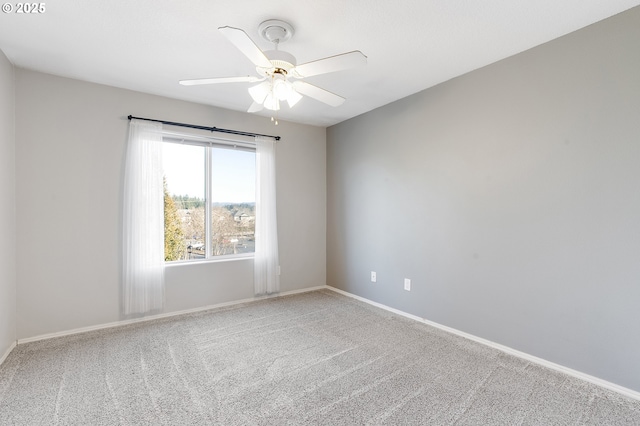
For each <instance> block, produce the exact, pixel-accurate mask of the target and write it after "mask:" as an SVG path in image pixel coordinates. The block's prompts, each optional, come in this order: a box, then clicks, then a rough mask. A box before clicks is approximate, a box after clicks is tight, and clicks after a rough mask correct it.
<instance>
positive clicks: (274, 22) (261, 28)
mask: <svg viewBox="0 0 640 426" xmlns="http://www.w3.org/2000/svg"><path fill="white" fill-rule="evenodd" d="M258 33H259V34H260V36H261V37H262V38H263V39H264V40H266V41H268V42H269V43H275V44H276V45H278V44H280V43H284V42H285V41H287V40H289V39H290V38H291V37H293V33H294V30H293V27H292V26H291V24H289V23H288V22H285V21H281V20H279V19H269V20H266V21H264V22H262V23H261V24H260V25H258Z"/></svg>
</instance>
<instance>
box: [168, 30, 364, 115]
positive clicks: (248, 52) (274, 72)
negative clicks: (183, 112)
mask: <svg viewBox="0 0 640 426" xmlns="http://www.w3.org/2000/svg"><path fill="white" fill-rule="evenodd" d="M218 30H219V31H220V32H221V33H222V35H223V36H225V37H226V38H227V40H229V41H230V42H231V43H232V44H233V45H234V46H235V47H236V48H237V49H238V50H240V52H242V53H243V54H244V55H245V56H246V57H247V58H248V59H249V60H250V61H251V62H252V63H253V64H254V65H255V67H256V71H257V74H258V76H257V77H256V76H236V77H215V78H201V79H196V80H181V81H180V84H182V85H185V86H192V85H200V84H217V83H255V82H259V84H258V85H255V86H252V87H250V88H249V89H248V91H249V95H251V97H252V98H253V101H254V102H253V104H252V105H251V106H250V107H249V109H248V112H257V111H260V110H262V109H263V108H266V109H269V110H272V111H277V110H279V109H280V103H281V101H286V102H287V103H288V104H289V107H293V106H294V105H295V104H296V103H297V102H298V101H299V100H300V99H302V97H303V95H305V96H308V97H310V98H313V99H315V100H318V101H320V102H323V103H325V104H327V105H330V106H334V107H336V106H339V105H342V103H343V102H344V101H345V98H343V97H342V96H339V95H336V94H335V93H331V92H329V91H328V90H325V89H322V88H320V87H318V86H314V85H312V84H309V83H307V82H306V81H303V79H305V78H307V77H312V76H314V75H319V74H327V73H331V72H336V71H342V70H345V69H349V68H354V67H357V66H361V65H364V64H366V63H367V57H366V56H364V55H363V54H362V52H360V51H358V50H354V51H352V52H348V53H343V54H340V55H336V56H330V57H328V58H323V59H318V60H316V61H311V62H307V63H304V64H301V65H298V64H297V61H296V58H295V56H293V55H292V54H291V53H288V52H285V51H282V50H278V45H279V44H280V43H283V42H285V41H287V40H289V39H290V38H291V37H292V36H293V33H294V30H293V27H292V26H291V24H289V23H287V22H284V21H281V20H279V19H269V20H267V21H264V22H262V23H261V24H260V25H259V26H258V32H259V34H260V36H261V37H262V38H263V39H264V40H266V41H268V42H269V43H273V44H274V47H275V48H274V49H273V50H268V51H266V52H263V51H262V50H261V49H260V48H259V47H258V46H257V45H256V44H255V43H254V42H253V40H251V38H250V37H249V36H248V35H247V33H245V32H244V31H243V30H241V29H239V28H234V27H220V28H218ZM276 124H277V121H276Z"/></svg>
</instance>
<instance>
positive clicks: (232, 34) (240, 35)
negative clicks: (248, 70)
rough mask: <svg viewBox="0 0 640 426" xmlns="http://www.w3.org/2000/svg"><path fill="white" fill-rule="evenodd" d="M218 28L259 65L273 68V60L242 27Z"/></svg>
mask: <svg viewBox="0 0 640 426" xmlns="http://www.w3.org/2000/svg"><path fill="white" fill-rule="evenodd" d="M218 30H219V31H220V32H221V33H222V34H223V35H224V36H225V37H226V38H227V40H229V41H230V42H231V43H233V45H234V46H235V47H237V48H238V50H240V51H241V52H242V53H244V55H245V56H246V57H247V58H249V60H250V61H251V62H253V63H254V64H255V66H257V67H262V68H273V65H272V64H271V61H270V60H269V59H268V58H267V57H266V56H265V55H264V53H263V52H262V50H260V48H259V47H258V46H256V44H255V43H254V42H253V40H251V38H250V37H249V36H248V35H247V33H245V32H244V31H242V30H241V29H240V28H233V27H220V28H218Z"/></svg>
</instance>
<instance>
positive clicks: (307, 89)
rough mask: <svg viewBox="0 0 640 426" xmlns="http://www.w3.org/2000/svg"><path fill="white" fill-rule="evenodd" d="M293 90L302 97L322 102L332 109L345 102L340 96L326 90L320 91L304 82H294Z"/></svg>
mask: <svg viewBox="0 0 640 426" xmlns="http://www.w3.org/2000/svg"><path fill="white" fill-rule="evenodd" d="M293 88H294V89H296V91H297V92H299V93H301V94H303V95H306V96H309V97H310V98H313V99H316V100H318V101H320V102H324V103H325V104H327V105H331V106H333V107H337V106H340V105H342V103H343V102H344V101H345V99H344V98H343V97H342V96H338V95H336V94H334V93H331V92H329V91H327V90H324V89H321V88H319V87H318V86H314V85H313V84H309V83H307V82H304V81H299V80H298V81H294V82H293Z"/></svg>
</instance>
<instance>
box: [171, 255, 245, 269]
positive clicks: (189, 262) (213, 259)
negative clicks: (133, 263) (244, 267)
mask: <svg viewBox="0 0 640 426" xmlns="http://www.w3.org/2000/svg"><path fill="white" fill-rule="evenodd" d="M253 258H254V255H253V253H248V254H236V255H227V256H216V257H211V258H209V259H192V260H176V261H174V262H165V263H164V266H165V268H171V267H174V266H185V265H202V264H205V263H220V262H235V261H238V260H253Z"/></svg>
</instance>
